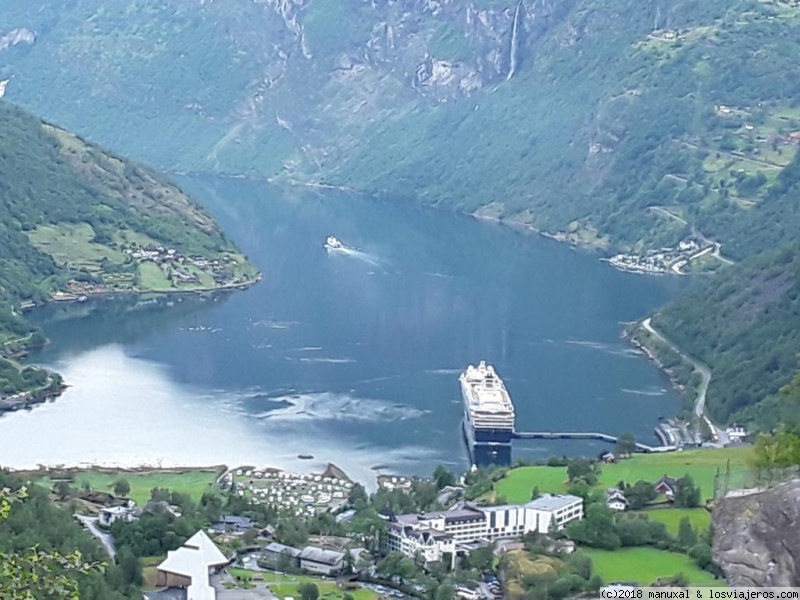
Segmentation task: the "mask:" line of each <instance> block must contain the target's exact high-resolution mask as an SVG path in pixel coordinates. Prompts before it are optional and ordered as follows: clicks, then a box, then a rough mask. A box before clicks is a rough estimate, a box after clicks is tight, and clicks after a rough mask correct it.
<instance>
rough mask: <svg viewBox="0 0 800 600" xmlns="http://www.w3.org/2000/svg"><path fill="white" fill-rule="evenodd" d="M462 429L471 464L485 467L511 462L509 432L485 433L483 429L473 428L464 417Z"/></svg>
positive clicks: (506, 464) (504, 464) (505, 464)
mask: <svg viewBox="0 0 800 600" xmlns="http://www.w3.org/2000/svg"><path fill="white" fill-rule="evenodd" d="M462 430H463V432H464V441H465V442H466V445H467V452H468V453H469V459H470V462H471V463H472V464H473V465H476V466H478V467H487V466H489V465H500V466H508V465H510V464H511V437H512V436H511V433H510V432H505V431H503V432H497V434H496V435H485V434H486V431H485V430H481V429H477V430H476V429H475V428H473V427H472V424H471V423H470V422H469V419H468V418H466V417H464V420H463V427H462ZM488 438H492V439H488ZM501 440H502V441H501Z"/></svg>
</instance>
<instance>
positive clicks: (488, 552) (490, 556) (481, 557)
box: [464, 544, 495, 571]
mask: <svg viewBox="0 0 800 600" xmlns="http://www.w3.org/2000/svg"><path fill="white" fill-rule="evenodd" d="M494 548H495V545H494V544H489V545H488V546H484V547H483V548H476V549H475V550H473V551H472V552H470V553H469V554H468V555H467V556H465V557H464V565H465V566H466V567H467V568H468V569H477V570H478V571H489V570H490V569H491V568H492V563H493V562H494Z"/></svg>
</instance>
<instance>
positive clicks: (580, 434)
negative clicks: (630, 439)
mask: <svg viewBox="0 0 800 600" xmlns="http://www.w3.org/2000/svg"><path fill="white" fill-rule="evenodd" d="M513 437H514V438H515V439H519V440H600V441H602V442H608V443H609V444H616V443H617V439H618V438H617V436H614V435H608V434H607V433H600V432H599V431H515V432H514V436H513ZM677 449H678V448H677V447H676V446H648V445H647V444H642V443H641V442H636V450H637V451H638V452H646V453H650V452H672V451H674V450H677Z"/></svg>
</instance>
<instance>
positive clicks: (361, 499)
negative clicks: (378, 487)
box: [347, 483, 369, 509]
mask: <svg viewBox="0 0 800 600" xmlns="http://www.w3.org/2000/svg"><path fill="white" fill-rule="evenodd" d="M347 501H348V502H349V503H350V505H351V506H353V507H354V508H356V509H361V508H363V507H366V506H367V502H369V498H368V497H367V491H366V490H365V489H364V486H363V485H361V484H360V483H355V484H353V487H352V488H350V493H349V494H348V495H347Z"/></svg>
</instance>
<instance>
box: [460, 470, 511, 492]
mask: <svg viewBox="0 0 800 600" xmlns="http://www.w3.org/2000/svg"><path fill="white" fill-rule="evenodd" d="M507 472H508V469H507V468H505V467H500V466H497V465H491V466H489V467H485V468H481V469H476V470H475V471H470V472H469V473H467V474H466V475H465V477H464V483H465V484H466V486H467V489H466V492H465V493H464V495H465V497H466V499H467V500H474V499H475V498H480V497H481V496H483V495H484V494H486V493H488V492H490V491H492V488H493V487H494V484H495V483H497V482H498V481H500V480H501V479H502V478H503V477H505V476H506V473H507Z"/></svg>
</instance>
